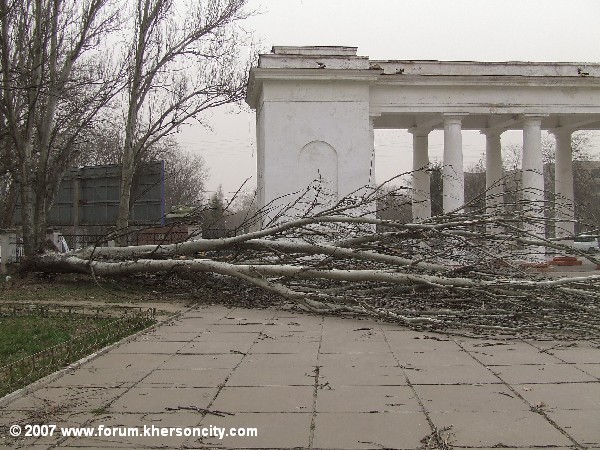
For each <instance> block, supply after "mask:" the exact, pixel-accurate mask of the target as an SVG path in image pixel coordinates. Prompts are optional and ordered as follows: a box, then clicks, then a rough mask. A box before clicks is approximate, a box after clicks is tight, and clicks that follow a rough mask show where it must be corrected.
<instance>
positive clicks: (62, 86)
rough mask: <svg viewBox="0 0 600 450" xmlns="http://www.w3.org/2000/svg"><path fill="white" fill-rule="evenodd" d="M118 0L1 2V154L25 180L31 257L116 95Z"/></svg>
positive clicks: (22, 191) (16, 179)
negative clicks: (86, 137)
mask: <svg viewBox="0 0 600 450" xmlns="http://www.w3.org/2000/svg"><path fill="white" fill-rule="evenodd" d="M114 6H115V5H113V2H112V1H111V0H90V1H86V2H79V1H76V0H37V1H28V0H0V28H1V29H0V67H1V75H0V76H1V80H2V81H1V82H2V90H1V92H0V117H1V120H2V122H3V131H4V133H3V134H2V136H1V138H0V139H2V142H1V143H2V145H1V147H0V151H2V153H3V155H2V159H3V160H8V161H10V164H9V165H8V170H9V173H10V176H11V179H12V180H11V181H12V182H13V183H16V184H17V185H18V192H19V199H20V204H21V223H22V228H23V243H24V250H25V254H26V255H33V254H35V253H37V252H39V251H41V250H42V248H43V243H44V236H45V232H46V220H47V213H48V211H49V209H50V207H51V205H52V202H53V200H54V197H55V195H56V191H57V189H58V184H59V182H60V180H61V178H62V174H63V173H64V171H65V170H66V168H67V167H68V166H69V165H70V163H71V162H72V161H73V160H74V158H75V157H76V148H77V142H78V140H79V138H80V136H81V133H82V131H83V130H85V129H86V128H87V127H89V126H90V125H91V123H92V122H93V120H94V118H95V117H96V115H97V114H98V112H99V111H100V110H101V109H102V108H103V107H104V106H105V105H106V104H107V102H108V101H109V100H110V99H111V98H112V97H113V96H114V94H115V92H116V87H115V86H116V85H115V84H114V83H112V82H111V78H110V75H111V74H113V71H112V68H110V67H108V65H109V64H110V61H111V58H110V57H109V56H108V55H106V54H104V55H103V54H101V52H100V48H101V43H102V42H103V40H104V39H105V37H106V36H107V34H108V33H109V32H111V31H112V30H113V29H114V27H115V26H117V25H118V14H117V13H118V9H117V8H115V7H114Z"/></svg>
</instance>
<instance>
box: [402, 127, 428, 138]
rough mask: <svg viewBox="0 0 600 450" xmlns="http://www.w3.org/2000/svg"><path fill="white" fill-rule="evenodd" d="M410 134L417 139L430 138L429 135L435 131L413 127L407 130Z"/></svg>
mask: <svg viewBox="0 0 600 450" xmlns="http://www.w3.org/2000/svg"><path fill="white" fill-rule="evenodd" d="M407 131H408V132H409V133H410V134H412V135H413V136H417V137H425V136H429V133H431V132H432V131H433V128H431V127H411V128H409V129H408V130H407Z"/></svg>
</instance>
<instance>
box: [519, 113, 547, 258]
mask: <svg viewBox="0 0 600 450" xmlns="http://www.w3.org/2000/svg"><path fill="white" fill-rule="evenodd" d="M541 125H542V118H541V117H533V116H532V117H525V119H524V120H523V167H522V174H521V180H522V189H523V201H524V202H525V204H524V213H525V217H527V218H529V219H530V220H531V222H530V223H527V224H525V227H524V228H525V230H526V231H528V232H530V233H532V234H535V235H538V236H541V237H544V236H545V225H544V220H543V219H544V206H545V205H544V163H543V160H542V130H541ZM530 252H531V253H530V255H529V256H530V259H532V260H537V261H541V260H544V259H545V255H544V253H545V249H544V247H536V248H530Z"/></svg>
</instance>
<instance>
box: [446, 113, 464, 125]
mask: <svg viewBox="0 0 600 450" xmlns="http://www.w3.org/2000/svg"><path fill="white" fill-rule="evenodd" d="M467 115H468V114H466V113H450V114H449V113H444V114H442V120H443V121H444V125H445V124H452V123H455V124H459V125H460V124H462V120H463V119H464V118H465V117H466V116H467Z"/></svg>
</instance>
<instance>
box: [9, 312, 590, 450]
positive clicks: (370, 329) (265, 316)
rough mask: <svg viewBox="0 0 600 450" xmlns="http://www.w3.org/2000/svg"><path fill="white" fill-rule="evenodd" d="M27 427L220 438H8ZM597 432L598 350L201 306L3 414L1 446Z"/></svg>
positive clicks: (323, 444) (536, 438)
mask: <svg viewBox="0 0 600 450" xmlns="http://www.w3.org/2000/svg"><path fill="white" fill-rule="evenodd" d="M32 423H37V424H44V423H45V424H59V425H62V426H91V427H92V428H93V430H98V427H99V426H104V427H115V429H120V430H122V429H125V428H141V427H143V426H144V425H145V426H152V425H154V426H155V427H163V428H164V429H175V428H183V427H188V428H189V430H196V431H198V430H202V429H204V430H207V429H211V430H213V431H214V430H216V429H217V428H214V427H218V429H221V427H222V429H223V435H222V436H220V435H218V434H216V435H213V436H205V437H202V436H200V435H194V436H186V435H171V436H163V435H160V436H153V437H152V438H148V437H144V436H133V435H128V436H117V435H112V436H106V435H96V436H90V437H81V438H73V437H70V438H63V437H60V438H57V437H56V436H54V437H44V438H28V439H21V440H15V439H13V438H10V436H9V435H8V434H7V430H8V429H9V427H10V425H13V424H18V425H26V424H32ZM599 424H600V349H598V348H597V344H596V343H594V342H588V341H577V342H562V341H551V340H540V341H536V340H533V339H529V340H521V339H518V338H507V339H500V338H499V339H489V338H486V339H477V338H466V337H457V336H448V335H443V334H433V333H423V332H417V331H412V330H407V329H405V328H403V327H401V326H399V325H396V324H390V323H379V322H376V321H372V320H357V319H352V318H342V317H322V316H319V315H312V314H302V313H298V312H296V311H289V310H276V309H257V310H250V309H243V308H226V307H222V306H202V307H198V308H196V309H191V310H188V311H186V312H184V313H183V314H182V315H181V316H180V317H179V318H177V319H174V320H171V321H169V322H168V323H166V324H164V325H162V326H160V327H157V328H156V329H153V330H152V331H149V332H146V333H142V334H141V335H139V336H136V337H135V338H134V339H132V340H130V341H129V342H124V343H123V344H121V345H118V346H116V347H115V348H112V349H110V350H109V351H107V352H105V353H104V354H102V355H100V356H98V357H96V358H93V359H92V360H90V361H88V362H86V363H83V364H81V365H80V366H79V367H77V368H76V369H74V370H71V371H69V372H67V373H65V374H63V375H62V376H60V377H58V378H56V379H54V380H53V381H51V382H48V383H46V384H40V385H39V387H38V388H37V389H35V390H34V391H33V392H30V393H28V394H27V393H24V394H23V395H20V396H17V397H16V398H15V399H14V400H13V401H11V402H9V403H7V404H5V405H4V406H3V407H1V408H0V447H2V448H5V447H6V448H11V446H14V445H20V446H21V448H39V449H42V448H54V447H56V446H58V447H56V448H80V449H84V448H85V449H87V450H91V449H94V448H116V449H119V448H121V449H124V448H325V449H338V448H344V449H359V448H369V449H380V448H399V449H417V448H422V447H423V445H425V444H424V442H428V441H431V439H432V436H434V434H435V433H438V434H439V435H440V436H441V437H442V438H443V439H447V440H448V442H449V443H450V444H451V445H452V446H453V447H454V448H465V449H466V448H469V449H478V450H484V449H485V448H490V449H491V448H499V447H505V448H519V449H524V448H541V447H548V446H551V447H553V448H557V449H561V448H564V449H566V448H585V447H587V448H600V426H599ZM203 427H204V428H203ZM207 427H208V428H207ZM210 427H213V428H210ZM232 429H233V431H232ZM249 429H256V431H257V436H239V435H237V436H236V435H234V434H235V431H244V432H248V430H249ZM53 446H54V447H53Z"/></svg>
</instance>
